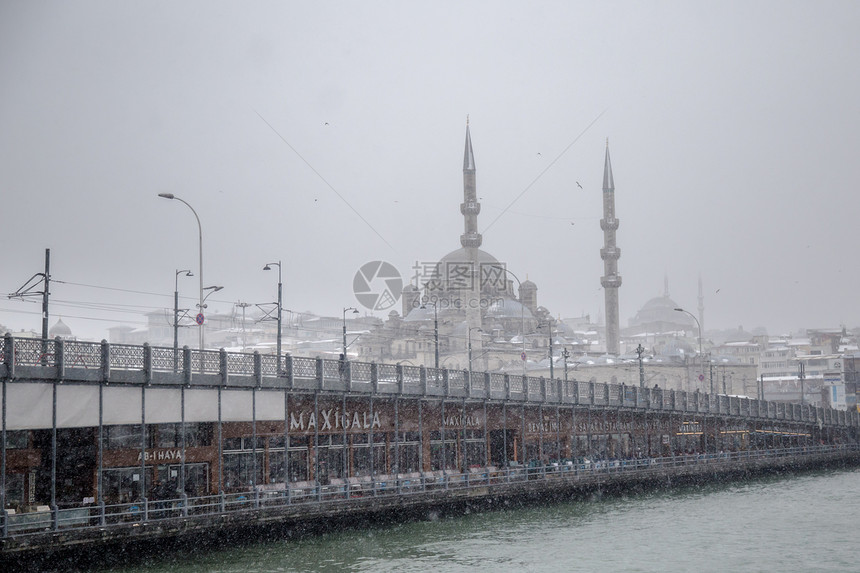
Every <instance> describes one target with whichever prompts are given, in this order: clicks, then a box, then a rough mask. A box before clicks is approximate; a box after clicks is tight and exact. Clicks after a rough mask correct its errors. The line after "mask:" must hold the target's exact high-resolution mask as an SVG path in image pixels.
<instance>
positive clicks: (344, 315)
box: [343, 306, 358, 360]
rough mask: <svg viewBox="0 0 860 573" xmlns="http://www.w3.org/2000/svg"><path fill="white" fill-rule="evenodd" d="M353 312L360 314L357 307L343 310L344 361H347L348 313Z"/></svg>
mask: <svg viewBox="0 0 860 573" xmlns="http://www.w3.org/2000/svg"><path fill="white" fill-rule="evenodd" d="M349 310H351V311H352V314H358V309H357V308H355V307H352V306H350V307H347V308H345V309H343V359H344V360H346V313H347V311H349Z"/></svg>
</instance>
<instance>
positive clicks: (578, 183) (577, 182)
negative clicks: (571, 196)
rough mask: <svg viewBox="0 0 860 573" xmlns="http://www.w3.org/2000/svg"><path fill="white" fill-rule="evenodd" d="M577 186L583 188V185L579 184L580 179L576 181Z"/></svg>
mask: <svg viewBox="0 0 860 573" xmlns="http://www.w3.org/2000/svg"><path fill="white" fill-rule="evenodd" d="M576 186H577V187H579V188H580V189H582V185H580V184H579V181H577V182H576Z"/></svg>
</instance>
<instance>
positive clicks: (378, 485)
mask: <svg viewBox="0 0 860 573" xmlns="http://www.w3.org/2000/svg"><path fill="white" fill-rule="evenodd" d="M857 452H860V446H857V445H833V446H810V447H794V448H784V449H774V450H745V451H733V452H719V453H707V454H706V453H700V454H689V455H679V456H666V457H656V458H628V459H609V460H592V459H588V458H582V457H580V458H577V459H558V460H552V461H550V462H549V463H548V464H544V465H539V464H537V463H534V462H532V463H530V464H527V465H516V466H514V465H513V464H512V467H508V468H499V467H495V466H487V467H473V468H470V469H469V471H467V472H452V471H444V470H438V471H430V472H414V473H408V474H392V475H375V476H369V475H367V476H359V477H351V478H345V479H333V480H330V482H329V483H326V484H322V483H318V482H313V481H301V482H298V481H297V482H292V483H289V484H288V485H285V484H284V483H283V482H280V483H275V484H268V485H262V486H256V487H249V488H247V489H246V490H243V491H233V492H230V493H221V494H215V495H204V496H199V497H175V498H170V499H145V498H144V499H140V500H137V501H133V502H127V503H118V504H109V505H108V504H103V505H99V504H95V503H94V504H89V505H82V506H79V507H64V508H57V507H54V508H50V507H48V506H40V508H39V510H38V511H32V512H27V513H15V512H12V511H0V531H2V538H3V539H6V538H21V537H33V536H38V535H45V534H48V535H53V533H55V532H56V531H57V530H63V531H73V530H87V529H92V528H100V529H101V530H102V531H111V530H113V531H119V530H122V529H124V528H129V527H136V526H139V525H141V524H145V523H153V522H163V521H166V520H171V519H178V518H182V519H187V518H189V517H206V516H223V515H224V514H225V513H237V512H248V511H254V510H258V509H261V508H288V507H291V506H304V505H307V504H311V505H315V506H323V505H327V506H333V507H336V506H337V504H339V503H341V504H345V503H347V502H349V503H350V504H351V507H354V504H355V503H356V502H359V503H360V500H363V499H364V500H367V502H368V504H369V505H372V504H373V503H374V500H376V499H378V498H380V497H383V496H402V497H404V498H407V499H405V500H404V501H403V503H408V498H409V497H414V498H415V501H416V502H421V501H422V499H418V496H420V494H424V493H427V492H438V491H440V490H463V489H466V490H469V489H471V490H476V489H477V488H480V492H475V494H476V495H495V494H501V495H503V494H505V493H515V490H511V489H506V488H505V486H509V485H515V484H522V483H526V482H529V483H531V482H535V481H541V480H542V481H543V482H545V484H546V486H547V487H549V486H550V485H551V484H550V483H549V482H556V483H557V484H558V485H560V486H563V485H569V486H572V485H575V484H577V483H588V482H590V481H592V482H593V481H594V480H595V479H596V478H599V477H601V476H610V477H609V479H611V476H622V475H623V476H640V477H648V476H651V475H660V474H666V473H667V472H674V473H675V474H677V473H681V474H683V473H684V471H685V470H690V471H694V470H696V469H698V468H702V467H703V466H706V467H708V468H713V470H714V471H718V470H719V469H720V468H719V467H718V466H722V467H723V468H724V469H727V470H728V469H732V468H733V467H737V466H739V465H740V464H742V463H744V462H767V461H779V460H783V461H787V460H794V461H802V460H803V459H805V458H806V459H809V458H812V457H815V456H827V455H848V454H856V453H857ZM709 471H710V470H709ZM600 481H603V480H602V479H601V480H600ZM424 499H426V497H425V498H424ZM435 499H436V500H437V501H438V499H439V498H438V497H435ZM216 525H217V524H216Z"/></svg>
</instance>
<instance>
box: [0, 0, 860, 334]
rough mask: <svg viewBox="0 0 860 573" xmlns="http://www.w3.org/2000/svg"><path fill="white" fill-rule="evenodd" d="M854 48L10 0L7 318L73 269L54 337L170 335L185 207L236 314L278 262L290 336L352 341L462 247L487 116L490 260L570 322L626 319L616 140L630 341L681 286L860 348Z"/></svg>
mask: <svg viewBox="0 0 860 573" xmlns="http://www.w3.org/2000/svg"><path fill="white" fill-rule="evenodd" d="M858 28H860V3H857V2H853V1H845V2H836V1H831V2H811V1H810V2H787V1H778V2H771V1H758V2H756V1H753V2H749V1H742V2H568V1H564V2H534V1H530V2H498V1H492V2H424V3H417V2H378V1H365V2H326V3H318V2H242V3H237V2H211V1H205V2H173V1H171V2H106V1H105V2H85V1H76V2H12V1H8V0H7V1H5V2H2V3H0V77H2V82H0V196H2V204H0V205H2V207H0V209H2V211H0V212H2V215H3V217H2V229H3V236H4V238H5V241H4V242H5V245H4V248H3V249H2V252H1V253H0V269H2V271H0V292H3V293H7V292H12V291H14V290H15V289H17V288H18V287H19V286H20V285H21V284H22V283H23V282H24V281H25V280H26V279H27V278H29V277H30V276H31V275H32V274H33V273H36V272H39V271H41V270H42V266H43V263H44V249H45V248H50V249H51V256H52V269H51V270H52V276H53V278H54V279H56V280H61V281H66V283H80V284H86V285H93V286H90V287H83V286H76V285H71V284H56V285H54V288H53V289H52V297H53V301H54V303H53V304H52V309H51V313H52V315H53V316H52V319H51V324H53V323H54V322H55V320H56V316H63V319H64V322H66V323H67V324H69V325H70V326H71V328H72V330H73V331H74V332H75V333H76V334H79V335H81V336H87V337H93V338H102V337H106V336H107V334H106V331H105V329H106V328H107V327H108V326H111V325H114V324H118V323H126V324H131V325H135V324H139V323H140V322H142V320H143V317H142V316H141V315H140V314H138V313H140V312H143V311H146V310H149V309H153V308H159V307H172V300H173V299H172V293H173V288H174V277H175V275H174V270H175V269H181V268H192V269H195V272H196V268H197V257H198V254H197V226H196V223H195V221H194V217H193V215H192V213H191V212H190V211H189V210H188V209H187V208H186V207H185V206H184V205H182V204H181V203H178V202H176V201H172V202H171V201H167V200H164V199H159V198H158V197H157V194H158V193H160V192H170V193H174V194H176V195H177V196H180V197H182V198H183V199H185V200H186V201H188V202H189V203H190V204H191V205H193V206H194V208H195V209H196V211H197V213H198V214H199V216H200V219H201V221H202V225H203V235H204V258H205V261H204V280H205V282H206V283H207V284H219V285H223V286H224V287H225V288H224V290H223V291H221V292H219V293H218V294H217V295H215V296H214V297H213V298H214V299H216V301H218V302H216V303H215V305H214V307H216V308H217V309H218V310H222V311H228V310H229V309H230V306H231V302H235V301H238V300H242V301H247V302H251V303H255V302H267V301H272V300H274V298H275V292H276V286H275V285H276V275H274V274H273V273H266V272H263V271H262V270H261V269H262V266H263V265H264V264H265V263H266V262H269V261H273V260H278V259H280V260H282V261H283V264H284V298H285V302H284V306H285V308H289V309H293V310H312V311H315V312H318V313H323V314H330V315H335V316H337V315H339V313H340V312H341V310H342V308H343V307H345V306H354V305H357V302H356V300H355V298H354V296H353V293H352V279H353V275H354V273H355V272H356V270H357V269H358V268H359V267H360V266H361V265H362V264H363V263H365V262H367V261H370V260H377V259H381V260H386V261H390V262H392V263H393V264H394V265H395V266H396V267H397V268H398V269H400V272H401V273H402V274H403V275H404V276H408V275H409V274H410V272H411V271H410V269H411V267H412V265H413V264H414V263H415V262H416V261H433V260H438V259H439V258H441V257H442V256H443V255H444V254H446V253H447V252H449V251H452V250H454V249H457V248H459V246H460V245H459V235H460V233H462V232H463V218H462V216H461V215H460V211H459V204H460V202H461V201H462V197H463V195H462V193H463V184H462V156H463V142H464V135H465V122H466V116H467V114H468V115H469V116H470V118H471V133H472V141H473V145H474V150H475V160H476V164H477V180H478V196H479V197H480V198H481V199H480V202H481V204H482V207H483V209H482V212H481V215H480V217H479V228H480V229H481V230H482V231H483V232H484V244H483V248H484V249H485V250H486V251H488V252H490V253H492V254H493V255H495V256H496V257H497V258H498V259H500V260H502V261H504V262H506V263H507V264H508V267H509V268H510V269H511V270H512V271H513V272H515V273H517V274H518V275H519V276H520V277H522V278H524V277H525V276H526V275H528V277H529V278H530V279H531V280H532V281H534V282H535V283H537V285H538V288H539V290H538V302H539V304H541V305H543V306H546V307H547V308H549V309H550V310H551V311H552V313H553V314H554V315H561V316H562V317H569V316H578V315H581V314H584V313H590V314H591V316H592V318H594V319H596V318H597V315H598V313H599V312H600V309H601V308H602V306H603V293H602V291H601V289H600V280H599V279H600V276H601V275H602V274H603V265H602V261H601V259H600V254H599V250H600V247H601V246H602V241H603V236H602V232H601V230H600V226H599V220H600V218H601V216H602V213H601V189H600V188H601V184H602V175H603V157H604V149H605V141H606V138H607V137H608V138H609V144H610V152H611V155H612V164H613V170H614V175H615V184H616V210H617V214H618V217H619V219H620V221H621V225H620V228H619V230H618V244H619V246H620V248H621V253H622V254H621V259H620V261H619V270H620V272H621V274H622V276H623V280H624V283H623V285H622V287H621V289H620V301H621V323H622V326H626V324H627V320H628V319H629V318H630V317H632V316H633V315H634V314H635V313H636V311H637V309H638V308H639V307H640V306H641V305H642V304H643V303H645V302H646V301H647V300H648V299H650V298H652V297H655V296H659V295H661V294H662V292H663V278H664V275H668V277H669V283H670V291H671V295H672V297H673V298H674V299H675V300H676V301H677V303H678V304H680V305H682V306H685V307H687V308H690V309H695V307H696V305H697V300H696V296H697V279H698V276H699V275H700V274H701V276H702V280H703V283H704V290H705V306H706V313H705V327H706V328H718V327H720V328H729V327H737V326H738V325H743V326H744V327H746V328H747V329H751V328H753V327H756V326H765V327H767V328H768V330H769V331H770V332H771V333H777V332H781V331H788V330H794V329H797V328H798V327H837V326H839V325H841V324H845V325H846V326H848V327H849V328H850V327H855V326H860V308H858V304H857V292H858V279H860V267H858V265H857V264H856V252H857V249H856V245H857V244H858V235H860V231H858V230H857V224H856V221H857V218H858V207H860V198H858V185H857V182H858V179H860V161H858V158H857V152H858V149H860V110H858V105H860V79H858V72H857V69H858V66H857V63H858V62H857V59H858V54H860V35H858V33H857V30H858ZM603 112H605V113H603ZM601 113H603V115H601ZM261 117H262V118H264V119H265V121H264V120H263V119H261ZM598 117H599V119H597V121H596V122H595V121H594V120H595V119H596V118H598ZM266 122H268V123H269V124H271V126H272V127H274V129H275V130H277V132H278V133H279V134H280V136H282V137H283V139H284V140H286V141H287V142H288V143H289V146H288V145H287V144H286V143H284V141H282V140H281V139H280V138H279V136H278V135H277V134H276V133H275V132H274V131H273V130H272V129H271V128H270V127H269V126H268V125H267V124H266ZM592 122H594V123H593V125H592V126H591V127H590V128H588V129H587V130H586V128H587V126H589V124H591V123H592ZM583 130H586V131H585V133H584V134H583V135H582V136H581V137H580V138H579V139H578V140H577V137H578V136H579V135H580V134H581V133H582V132H583ZM574 141H575V143H574V144H573V145H572V146H570V148H569V149H568V150H567V151H566V152H565V153H563V154H562V152H563V151H564V150H565V148H567V147H568V146H569V145H570V144H571V143H572V142H574ZM290 146H292V148H294V149H295V151H293V150H292V149H291V148H290ZM299 154H300V156H299ZM559 155H561V156H560V157H559ZM302 158H303V159H302ZM556 158H558V159H557V161H556V162H555V163H554V164H553V165H552V167H551V168H550V169H548V170H547V171H546V172H545V173H544V174H543V175H542V176H541V177H540V178H539V179H538V180H537V182H535V183H534V185H532V186H531V187H530V188H529V189H528V191H527V192H526V193H525V194H523V196H522V198H521V199H520V200H519V201H517V202H516V203H515V204H514V205H513V206H511V207H510V209H509V210H508V211H507V212H506V213H505V214H504V215H503V216H502V217H501V218H499V219H498V221H497V222H496V223H495V224H493V225H492V226H491V228H489V229H486V227H487V226H488V225H489V224H490V222H491V221H493V220H494V219H495V218H496V217H497V216H498V215H499V214H501V213H502V211H503V210H504V209H505V208H506V207H507V206H508V205H509V204H510V203H511V201H513V200H514V198H515V197H517V196H518V195H519V194H520V193H522V192H523V190H524V189H526V188H527V187H528V186H529V184H530V183H531V182H532V181H533V180H534V179H535V178H536V177H537V176H538V175H539V174H541V173H542V172H543V171H544V169H546V167H547V166H548V165H549V164H550V162H552V161H553V160H555V159H556ZM308 164H310V166H312V168H313V169H311V167H309V166H308ZM314 170H315V171H316V172H317V173H318V174H319V175H321V176H322V178H324V180H325V181H323V179H321V177H320V176H318V175H317V174H316V173H315V172H314ZM577 181H579V182H580V183H581V185H582V189H580V188H579V187H578V186H577V185H576V182H577ZM326 182H328V184H330V185H331V187H333V188H334V190H336V192H337V193H335V191H333V190H332V188H330V187H329V186H328V185H327V184H326ZM338 194H340V195H341V196H342V197H343V199H341V198H340V197H339V196H338ZM347 202H348V203H349V204H350V205H352V207H353V208H354V209H355V211H357V212H358V213H359V214H360V215H361V217H363V218H364V219H365V220H366V223H365V222H364V221H362V219H361V218H360V217H359V216H358V215H356V213H355V212H354V211H353V210H352V209H351V208H350V207H349V206H348V205H347ZM571 223H573V224H571ZM380 236H381V238H380ZM383 239H384V240H383ZM386 243H388V244H386ZM389 244H390V246H389ZM180 285H181V286H180V290H181V294H182V295H183V296H184V297H187V298H188V299H193V298H194V297H195V296H196V288H197V282H196V279H183V280H182V281H181V283H180ZM93 287H110V288H111V289H124V290H105V289H103V288H93ZM125 291H139V292H143V293H161V295H162V296H156V295H155V294H153V295H145V294H135V293H132V292H125ZM81 302H82V303H86V304H85V305H84V307H79V306H73V305H72V303H81ZM94 302H99V303H111V304H112V305H128V306H116V307H114V308H112V312H107V313H105V312H96V311H95V310H93V309H91V308H86V306H87V305H90V304H91V303H94ZM190 304H192V303H186V306H188V305H190ZM120 311H122V312H120ZM380 314H383V313H380ZM87 317H89V318H98V319H99V320H88V319H87ZM0 324H4V325H6V326H8V327H11V328H13V329H20V328H27V329H29V328H32V329H36V330H38V329H39V327H40V322H39V315H38V307H37V306H36V305H35V304H26V303H22V302H17V301H10V300H6V299H5V297H4V299H3V300H2V301H0Z"/></svg>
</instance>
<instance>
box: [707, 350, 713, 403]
mask: <svg viewBox="0 0 860 573" xmlns="http://www.w3.org/2000/svg"><path fill="white" fill-rule="evenodd" d="M708 374H709V375H710V377H711V394H713V393H714V363H713V362H712V361H711V356H710V352H709V353H708Z"/></svg>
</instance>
